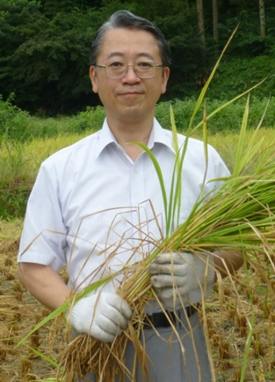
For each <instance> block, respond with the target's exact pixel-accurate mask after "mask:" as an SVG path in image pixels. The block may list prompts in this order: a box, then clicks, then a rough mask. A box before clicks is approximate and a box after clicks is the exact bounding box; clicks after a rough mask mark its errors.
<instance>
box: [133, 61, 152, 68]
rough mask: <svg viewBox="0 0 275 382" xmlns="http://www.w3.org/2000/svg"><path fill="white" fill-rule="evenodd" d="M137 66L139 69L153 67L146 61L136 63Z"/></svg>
mask: <svg viewBox="0 0 275 382" xmlns="http://www.w3.org/2000/svg"><path fill="white" fill-rule="evenodd" d="M137 66H138V67H139V68H141V69H150V68H152V67H153V66H154V63H153V62H148V61H142V62H138V63H137Z"/></svg>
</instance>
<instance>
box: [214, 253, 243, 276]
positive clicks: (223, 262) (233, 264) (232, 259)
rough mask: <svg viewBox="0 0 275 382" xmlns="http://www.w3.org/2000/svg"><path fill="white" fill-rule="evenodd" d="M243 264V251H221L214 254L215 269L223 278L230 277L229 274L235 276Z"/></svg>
mask: <svg viewBox="0 0 275 382" xmlns="http://www.w3.org/2000/svg"><path fill="white" fill-rule="evenodd" d="M243 262H244V259H243V253H242V252H241V251H227V250H221V251H215V252H214V263H215V268H216V271H217V272H219V273H220V274H221V276H222V277H226V276H228V272H229V273H231V274H232V273H233V274H234V273H235V271H237V270H238V269H239V268H240V267H241V266H242V265H243Z"/></svg>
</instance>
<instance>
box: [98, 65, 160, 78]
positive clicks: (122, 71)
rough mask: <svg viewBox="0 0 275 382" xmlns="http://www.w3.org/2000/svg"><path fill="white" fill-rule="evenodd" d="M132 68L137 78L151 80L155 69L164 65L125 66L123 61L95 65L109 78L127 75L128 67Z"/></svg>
mask: <svg viewBox="0 0 275 382" xmlns="http://www.w3.org/2000/svg"><path fill="white" fill-rule="evenodd" d="M129 66H132V67H133V70H134V72H135V74H136V75H137V76H138V77H139V78H151V77H154V75H155V73H156V68H163V67H164V65H162V64H156V63H155V62H154V61H138V62H136V63H135V64H126V62H123V61H111V62H107V63H106V64H105V65H97V64H95V67H97V68H103V69H105V72H106V74H107V76H108V77H109V78H113V79H114V78H116V79H118V78H122V77H124V76H125V75H126V73H128V67H129Z"/></svg>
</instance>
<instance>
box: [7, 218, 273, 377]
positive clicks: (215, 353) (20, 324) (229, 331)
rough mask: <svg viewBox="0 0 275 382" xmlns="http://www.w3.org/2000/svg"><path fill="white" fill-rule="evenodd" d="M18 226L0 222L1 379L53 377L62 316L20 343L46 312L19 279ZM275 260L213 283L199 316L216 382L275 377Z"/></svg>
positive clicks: (62, 342) (61, 338)
mask: <svg viewBox="0 0 275 382" xmlns="http://www.w3.org/2000/svg"><path fill="white" fill-rule="evenodd" d="M21 229H22V222H21V221H13V222H0V381H1V382H22V381H42V380H44V381H45V380H47V379H49V378H54V377H55V373H56V367H55V366H54V365H51V364H50V363H49V362H48V360H47V359H46V357H49V358H50V359H52V360H58V355H59V354H60V352H61V350H62V348H64V346H65V340H64V338H65V335H64V328H63V324H62V319H60V320H58V321H56V322H51V323H49V324H47V325H46V326H44V327H43V328H41V329H40V330H39V332H36V333H33V334H32V335H31V336H30V337H29V338H28V339H27V340H26V341H24V342H23V344H19V342H20V341H22V339H23V338H24V337H25V336H26V335H27V334H28V333H30V332H31V330H32V329H33V328H34V326H35V325H36V324H37V323H38V322H40V321H41V320H42V319H43V318H44V317H46V316H47V315H48V314H49V311H48V310H47V309H45V308H44V307H43V306H41V305H40V304H39V303H38V302H37V301H36V300H35V299H34V298H33V297H32V296H30V294H29V293H28V292H27V291H26V290H25V289H24V288H23V287H22V286H21V284H20V282H19V281H18V278H17V262H16V257H17V251H18V244H19V237H20V232H21ZM274 263H275V261H274V256H273V257H272V256H271V255H270V257H269V259H268V260H267V259H266V257H264V256H262V257H260V258H258V259H257V266H256V267H251V266H250V267H249V268H248V269H246V270H244V269H242V270H241V271H239V273H238V274H237V275H236V277H235V279H234V286H233V284H232V282H231V280H230V278H227V279H224V280H223V281H222V283H220V284H219V285H218V284H217V285H216V286H215V289H214V291H213V293H212V296H211V298H210V299H209V300H208V301H207V303H206V315H203V314H201V317H202V320H204V321H205V324H206V327H207V330H208V333H209V338H210V341H209V345H210V346H211V349H212V350H211V353H212V361H213V366H214V368H215V374H216V381H217V382H239V381H242V380H243V381H256V382H262V381H265V382H271V381H275V309H274V307H275V274H274V269H275V268H274ZM255 268H256V269H255ZM266 275H267V276H268V277H267V278H265V277H266ZM41 355H43V357H41ZM246 361H247V362H246ZM242 373H243V374H244V376H243V377H242ZM242 378H243V379H242Z"/></svg>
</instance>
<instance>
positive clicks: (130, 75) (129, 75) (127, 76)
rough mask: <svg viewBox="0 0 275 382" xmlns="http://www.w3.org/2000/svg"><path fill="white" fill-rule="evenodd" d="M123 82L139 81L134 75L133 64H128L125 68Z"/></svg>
mask: <svg viewBox="0 0 275 382" xmlns="http://www.w3.org/2000/svg"><path fill="white" fill-rule="evenodd" d="M122 79H123V80H128V81H129V80H130V81H133V80H135V81H136V80H140V78H139V76H138V75H137V74H136V72H135V67H134V64H128V65H127V68H126V72H125V74H124V76H123V77H122Z"/></svg>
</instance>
